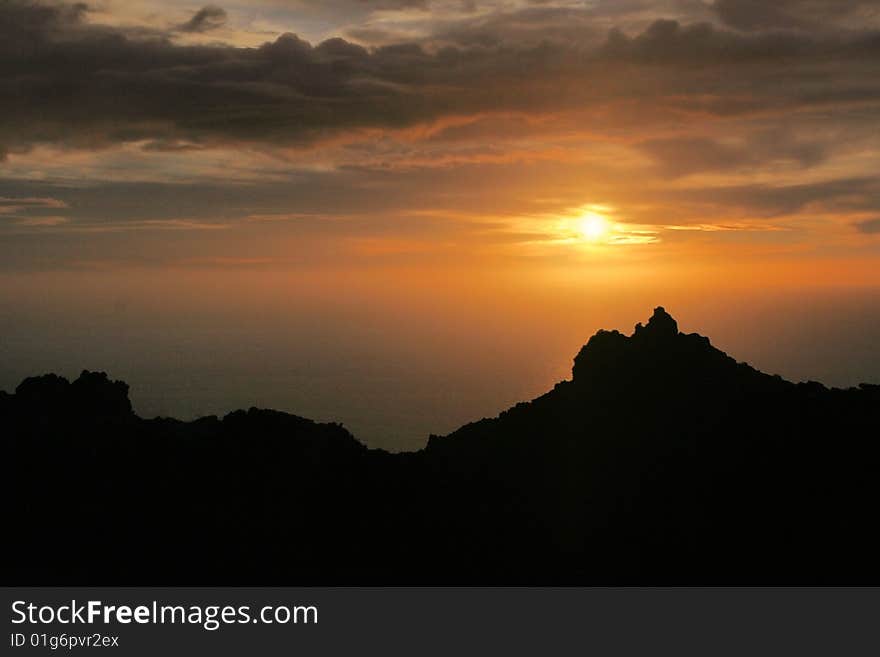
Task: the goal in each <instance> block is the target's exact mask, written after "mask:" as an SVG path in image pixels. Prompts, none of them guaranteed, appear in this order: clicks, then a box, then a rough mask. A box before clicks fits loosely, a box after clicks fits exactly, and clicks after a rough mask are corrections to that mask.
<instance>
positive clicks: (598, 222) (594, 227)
mask: <svg viewBox="0 0 880 657" xmlns="http://www.w3.org/2000/svg"><path fill="white" fill-rule="evenodd" d="M609 228H610V227H609V225H608V220H607V219H606V218H605V217H603V216H602V215H601V214H599V213H598V212H585V213H584V214H583V215H582V216H581V217H580V218H579V219H578V222H577V230H578V232H579V233H580V237H581V239H584V240H587V241H590V242H598V241H599V240H601V239H602V238H603V237H605V236H606V235H607V234H608V231H609Z"/></svg>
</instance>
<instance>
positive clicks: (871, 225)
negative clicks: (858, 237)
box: [856, 218, 880, 235]
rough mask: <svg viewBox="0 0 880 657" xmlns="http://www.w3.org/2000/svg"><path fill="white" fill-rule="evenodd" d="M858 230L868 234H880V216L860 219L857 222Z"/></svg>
mask: <svg viewBox="0 0 880 657" xmlns="http://www.w3.org/2000/svg"><path fill="white" fill-rule="evenodd" d="M856 230H857V231H859V232H860V233H865V234H866V235H880V218H877V219H867V220H865V221H859V222H857V223H856Z"/></svg>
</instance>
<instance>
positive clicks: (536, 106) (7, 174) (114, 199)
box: [0, 0, 880, 448]
mask: <svg viewBox="0 0 880 657" xmlns="http://www.w3.org/2000/svg"><path fill="white" fill-rule="evenodd" d="M878 71H880V2H878V1H876V0H868V1H857V0H836V1H824V2H823V1H821V0H777V1H775V2H767V1H763V0H714V1H710V0H666V1H663V0H595V1H590V0H580V1H576V2H565V1H563V2H555V1H553V0H546V1H542V0H497V1H496V0H486V1H484V0H376V1H370V0H231V1H230V2H225V3H220V4H218V5H209V6H205V5H203V4H200V3H188V2H179V1H177V0H175V1H171V0H125V1H123V0H95V1H94V2H89V3H87V4H79V3H75V4H74V3H71V4H64V3H56V2H49V1H43V2H21V1H19V0H0V305H2V310H0V329H2V333H3V335H4V338H5V339H4V343H3V345H2V346H0V362H2V363H4V364H3V365H2V368H0V369H2V371H0V388H5V389H10V388H14V386H15V385H16V383H17V382H18V381H19V380H20V379H21V378H22V377H23V376H26V375H30V374H36V373H39V372H42V371H47V370H55V371H60V372H62V373H66V374H68V375H70V374H75V373H76V372H78V370H79V369H82V368H90V369H106V370H107V371H108V372H109V373H110V374H111V375H112V376H115V377H118V378H125V379H126V380H127V381H128V382H129V383H130V384H131V385H132V389H133V393H132V396H133V401H134V404H135V407H136V408H137V409H138V410H140V411H142V412H144V413H145V414H148V415H149V414H156V413H166V414H168V413H170V414H175V415H180V416H188V417H191V416H194V415H198V414H202V413H208V412H225V411H228V410H231V409H232V408H235V407H237V406H243V405H248V404H252V403H253V404H258V405H263V406H274V407H277V408H282V409H283V410H288V411H291V412H295V413H300V414H303V415H307V416H314V417H317V418H318V419H336V420H341V421H345V423H346V425H347V426H349V427H350V428H351V429H352V430H353V431H354V432H355V433H356V435H360V436H362V437H364V438H365V439H367V440H368V442H371V444H376V445H382V446H386V447H392V448H397V447H400V446H401V445H407V446H409V445H412V444H416V443H418V442H419V441H421V440H423V439H424V437H425V436H426V435H427V433H428V432H429V431H435V432H441V431H448V430H450V429H453V428H455V426H457V424H459V423H461V422H463V421H467V420H471V419H477V418H478V417H480V416H482V415H484V414H494V413H497V412H498V411H500V410H501V409H502V408H503V405H505V404H509V403H512V402H515V401H517V400H518V399H521V398H524V396H529V395H533V394H537V393H540V392H541V391H542V390H545V389H547V388H548V387H549V386H551V385H552V383H553V382H554V381H555V380H558V379H559V378H561V377H564V376H567V371H568V368H569V367H570V359H571V357H572V356H573V355H574V354H575V353H576V351H577V348H578V347H579V345H580V344H582V343H583V342H584V341H585V339H586V338H587V337H589V335H590V334H591V333H592V332H594V331H595V330H596V329H598V328H601V327H603V326H607V327H608V328H620V329H622V330H626V331H629V330H630V329H631V327H632V324H633V323H634V322H635V321H644V320H645V319H646V318H647V316H648V314H649V313H650V309H651V308H653V306H654V305H657V304H660V303H663V304H665V305H666V306H667V307H668V308H669V309H670V311H671V312H673V314H674V315H676V317H678V318H679V321H680V323H681V324H682V328H683V329H684V330H688V331H699V332H700V333H704V334H707V335H710V336H711V337H712V338H713V340H715V341H716V342H720V344H719V346H720V347H722V348H725V349H728V350H729V351H731V352H732V353H733V355H735V356H737V357H738V358H740V359H749V360H750V361H751V362H753V364H754V365H756V366H757V367H759V368H761V369H766V370H769V371H773V372H779V373H781V374H783V375H786V376H789V377H793V378H796V379H800V378H818V379H821V380H825V381H826V382H828V383H829V384H835V385H851V384H854V383H856V382H858V381H859V380H873V381H874V382H880V380H878V379H880V357H878V355H877V351H878V350H877V348H876V344H877V340H880V293H878V290H880V177H878V171H880V130H878V119H880V75H878ZM675 304H677V307H676V305H675ZM830 318H833V321H832V320H831V319H830ZM609 323H610V324H609ZM407 441H409V442H407Z"/></svg>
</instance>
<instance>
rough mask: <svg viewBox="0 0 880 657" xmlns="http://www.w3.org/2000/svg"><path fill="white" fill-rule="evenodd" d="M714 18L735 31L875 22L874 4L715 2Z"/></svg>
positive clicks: (850, 0)
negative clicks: (852, 21) (715, 15)
mask: <svg viewBox="0 0 880 657" xmlns="http://www.w3.org/2000/svg"><path fill="white" fill-rule="evenodd" d="M712 7H713V9H714V10H715V11H716V12H717V13H718V17H719V18H720V19H721V20H722V21H723V22H724V23H725V24H727V25H729V26H731V27H734V28H736V29H739V30H745V31H752V30H779V29H801V30H804V29H806V30H815V29H824V28H827V27H829V26H833V25H836V24H841V23H846V21H847V20H859V21H861V22H862V26H863V25H864V22H865V21H870V20H871V19H874V20H876V19H877V18H878V12H877V2H876V0H834V1H833V2H829V1H828V0H774V1H773V2H766V1H765V0H715V3H714V4H713V5H712Z"/></svg>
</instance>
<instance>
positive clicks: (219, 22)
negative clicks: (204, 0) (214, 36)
mask: <svg viewBox="0 0 880 657" xmlns="http://www.w3.org/2000/svg"><path fill="white" fill-rule="evenodd" d="M226 18H227V16H226V11H225V10H224V9H222V8H221V7H217V6H215V5H207V6H205V7H202V8H201V9H199V10H198V11H197V12H196V13H195V14H193V17H192V18H190V19H189V20H188V21H187V22H186V23H184V24H183V25H181V26H180V27H178V29H179V30H180V31H181V32H208V31H210V30H216V29H217V28H220V27H223V26H224V25H225V24H226Z"/></svg>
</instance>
